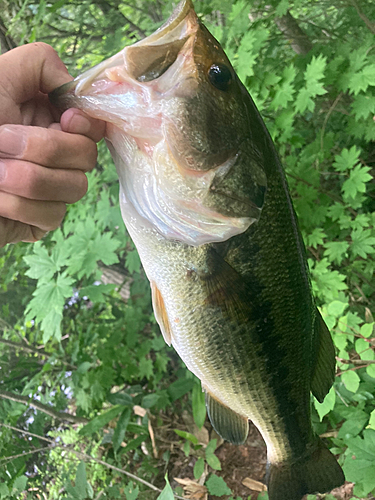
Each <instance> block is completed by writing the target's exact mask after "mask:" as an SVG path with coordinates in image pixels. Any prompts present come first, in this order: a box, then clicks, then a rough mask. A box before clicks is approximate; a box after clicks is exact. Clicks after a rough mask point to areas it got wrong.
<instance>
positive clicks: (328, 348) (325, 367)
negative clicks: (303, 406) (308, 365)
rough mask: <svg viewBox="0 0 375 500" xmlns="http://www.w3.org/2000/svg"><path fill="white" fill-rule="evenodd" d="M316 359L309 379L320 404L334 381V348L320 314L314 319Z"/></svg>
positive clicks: (312, 390)
mask: <svg viewBox="0 0 375 500" xmlns="http://www.w3.org/2000/svg"><path fill="white" fill-rule="evenodd" d="M315 335H316V349H317V352H316V357H315V367H314V370H313V372H312V378H311V392H312V393H313V394H314V396H315V397H316V399H317V400H318V401H319V402H320V403H322V402H323V400H324V398H325V397H326V395H327V394H328V392H329V390H330V388H331V386H332V384H333V382H334V380H335V366H336V359H335V348H334V345H333V341H332V337H331V334H330V333H329V330H328V328H327V325H326V324H325V322H324V320H323V318H322V316H321V314H320V312H319V311H318V310H317V311H316V317H315Z"/></svg>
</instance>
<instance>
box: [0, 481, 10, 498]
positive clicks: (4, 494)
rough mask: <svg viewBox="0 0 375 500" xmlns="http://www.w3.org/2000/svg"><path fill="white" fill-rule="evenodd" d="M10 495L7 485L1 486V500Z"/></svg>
mask: <svg viewBox="0 0 375 500" xmlns="http://www.w3.org/2000/svg"><path fill="white" fill-rule="evenodd" d="M8 495H9V488H8V486H7V485H6V484H4V483H3V484H0V498H6V497H7V496H8Z"/></svg>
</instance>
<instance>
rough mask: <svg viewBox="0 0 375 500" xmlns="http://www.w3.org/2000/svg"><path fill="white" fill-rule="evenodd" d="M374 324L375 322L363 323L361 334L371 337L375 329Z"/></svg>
mask: <svg viewBox="0 0 375 500" xmlns="http://www.w3.org/2000/svg"><path fill="white" fill-rule="evenodd" d="M374 326H375V323H374V322H372V323H365V324H364V325H362V326H361V330H360V333H361V335H363V336H364V337H366V338H368V337H371V335H372V333H373V331H374Z"/></svg>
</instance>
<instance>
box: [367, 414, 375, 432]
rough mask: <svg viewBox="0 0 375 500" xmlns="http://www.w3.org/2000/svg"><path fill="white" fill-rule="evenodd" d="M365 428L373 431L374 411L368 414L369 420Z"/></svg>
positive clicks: (374, 425)
mask: <svg viewBox="0 0 375 500" xmlns="http://www.w3.org/2000/svg"><path fill="white" fill-rule="evenodd" d="M367 427H368V428H369V429H373V430H374V431H375V410H372V412H371V413H370V420H369V422H368V426H367Z"/></svg>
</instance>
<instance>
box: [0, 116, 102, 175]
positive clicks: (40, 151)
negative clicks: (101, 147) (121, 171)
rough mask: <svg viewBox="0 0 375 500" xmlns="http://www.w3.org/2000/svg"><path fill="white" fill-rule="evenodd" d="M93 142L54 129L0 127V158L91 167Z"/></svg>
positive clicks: (86, 168)
mask: <svg viewBox="0 0 375 500" xmlns="http://www.w3.org/2000/svg"><path fill="white" fill-rule="evenodd" d="M96 157H97V149H96V144H95V143H94V142H93V141H92V140H90V139H89V138H88V137H85V136H83V135H79V134H68V133H66V132H62V131H60V130H55V129H54V128H43V127H26V126H24V125H3V126H0V158H16V159H19V160H25V161H29V162H32V163H37V164H39V165H43V166H44V167H51V168H68V169H79V170H83V171H84V172H87V171H90V170H92V169H93V168H94V166H95V163H96Z"/></svg>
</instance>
